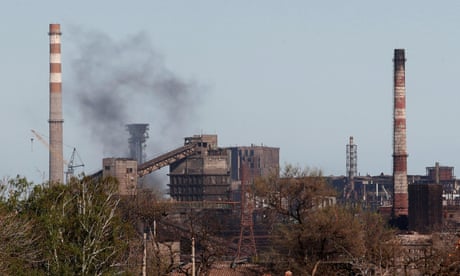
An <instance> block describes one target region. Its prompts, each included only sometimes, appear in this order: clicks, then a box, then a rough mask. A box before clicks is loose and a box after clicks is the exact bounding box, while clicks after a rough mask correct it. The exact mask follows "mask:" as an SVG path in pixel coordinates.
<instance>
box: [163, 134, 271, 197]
mask: <svg viewBox="0 0 460 276" xmlns="http://www.w3.org/2000/svg"><path fill="white" fill-rule="evenodd" d="M187 145H196V146H195V149H194V153H193V154H192V155H190V156H187V157H184V158H182V159H180V160H178V161H175V162H174V163H172V164H170V172H169V178H170V184H169V188H170V195H171V197H172V198H173V199H175V200H178V201H234V200H238V198H239V196H238V195H239V193H240V192H239V189H240V185H241V178H242V173H241V171H242V166H245V168H246V169H247V175H246V177H247V178H248V181H252V180H253V179H254V178H256V177H260V176H263V175H268V174H270V173H275V174H276V175H278V173H279V148H271V147H266V146H254V145H251V146H246V147H228V148H220V147H218V143H217V135H195V136H192V137H187V138H185V143H184V146H187Z"/></svg>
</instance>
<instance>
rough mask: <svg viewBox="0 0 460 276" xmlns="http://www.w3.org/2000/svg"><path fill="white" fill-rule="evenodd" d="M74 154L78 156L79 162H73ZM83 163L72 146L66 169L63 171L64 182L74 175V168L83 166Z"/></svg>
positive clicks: (67, 181)
mask: <svg viewBox="0 0 460 276" xmlns="http://www.w3.org/2000/svg"><path fill="white" fill-rule="evenodd" d="M75 156H76V157H78V160H79V161H80V163H78V164H75ZM84 166H85V165H84V164H83V162H82V161H81V158H80V155H79V154H78V152H77V149H76V148H73V151H72V155H71V156H70V159H69V162H68V164H67V171H66V172H65V177H66V183H69V181H70V179H71V178H72V176H73V175H74V172H75V168H78V167H84Z"/></svg>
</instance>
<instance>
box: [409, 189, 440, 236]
mask: <svg viewBox="0 0 460 276" xmlns="http://www.w3.org/2000/svg"><path fill="white" fill-rule="evenodd" d="M441 226H442V185H441V184H434V183H432V184H411V185H409V230H413V231H416V232H419V233H431V232H432V231H436V230H440V229H441Z"/></svg>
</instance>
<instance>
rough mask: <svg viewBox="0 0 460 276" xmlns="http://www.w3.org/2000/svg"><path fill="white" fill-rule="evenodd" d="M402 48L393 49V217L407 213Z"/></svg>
mask: <svg viewBox="0 0 460 276" xmlns="http://www.w3.org/2000/svg"><path fill="white" fill-rule="evenodd" d="M405 62H406V58H405V54H404V49H395V50H394V59H393V63H394V79H393V85H394V109H393V185H394V189H393V210H392V213H393V218H394V219H399V218H403V217H406V218H407V215H408V208H409V197H408V187H407V146H406V79H405V77H406V72H405Z"/></svg>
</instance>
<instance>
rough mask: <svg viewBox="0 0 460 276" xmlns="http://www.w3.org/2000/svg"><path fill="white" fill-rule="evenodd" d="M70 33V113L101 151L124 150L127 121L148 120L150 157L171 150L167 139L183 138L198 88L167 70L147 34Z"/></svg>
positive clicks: (116, 152)
mask: <svg viewBox="0 0 460 276" xmlns="http://www.w3.org/2000/svg"><path fill="white" fill-rule="evenodd" d="M69 32H71V34H67V35H66V36H69V37H70V36H71V38H69V40H70V41H71V42H72V46H73V48H74V56H72V58H71V61H70V62H71V72H69V74H70V75H71V81H70V88H67V91H69V90H70V92H68V94H71V95H72V98H73V101H74V107H76V108H74V109H73V111H72V112H75V114H78V117H79V119H80V120H81V122H82V124H83V125H84V126H85V127H87V128H88V129H89V131H90V132H91V135H92V138H93V139H94V140H93V141H94V142H96V143H97V144H98V145H99V146H101V147H102V148H103V153H104V155H105V156H120V157H123V156H126V155H127V154H128V133H127V131H126V130H125V125H126V124H128V123H149V124H150V137H151V139H152V137H153V138H154V141H153V142H152V143H151V145H154V146H149V147H148V149H147V156H148V157H152V156H153V155H157V153H164V152H165V148H164V147H169V148H167V150H170V149H171V148H170V147H171V142H170V141H171V140H175V143H173V144H174V145H177V144H180V143H182V137H183V136H184V134H183V133H181V129H183V128H184V126H186V124H188V123H191V122H193V117H194V114H195V111H196V109H197V103H199V102H200V100H199V98H200V91H199V90H201V91H202V89H199V87H198V85H197V84H196V83H195V82H193V81H186V80H183V79H181V78H180V77H178V76H177V75H176V74H174V73H173V72H172V71H171V70H168V68H166V66H165V65H164V62H163V59H162V56H161V55H159V54H158V53H157V52H156V51H155V50H154V47H153V45H152V43H151V41H150V39H149V37H148V36H147V35H146V34H145V33H138V34H134V35H131V36H128V37H126V38H125V39H122V40H114V39H112V38H111V37H109V36H108V35H106V34H104V33H101V32H97V31H83V30H81V29H77V28H73V29H72V30H70V31H69ZM187 135H191V134H187ZM177 139H179V140H177Z"/></svg>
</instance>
